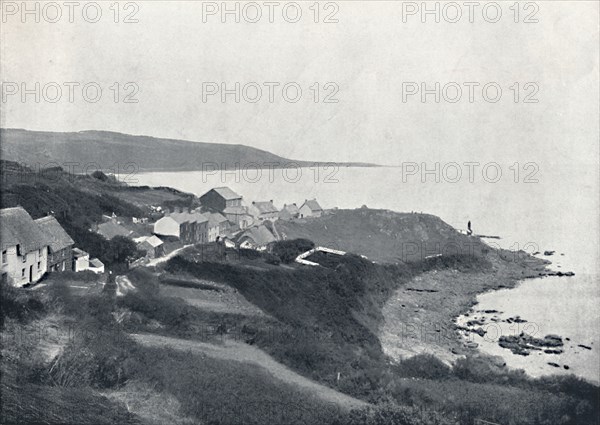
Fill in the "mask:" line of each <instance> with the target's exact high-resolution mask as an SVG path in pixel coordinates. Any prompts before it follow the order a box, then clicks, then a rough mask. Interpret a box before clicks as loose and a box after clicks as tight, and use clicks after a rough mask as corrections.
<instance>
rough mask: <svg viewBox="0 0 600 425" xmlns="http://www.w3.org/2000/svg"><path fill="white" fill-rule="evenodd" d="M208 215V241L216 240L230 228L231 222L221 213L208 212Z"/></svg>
mask: <svg viewBox="0 0 600 425" xmlns="http://www.w3.org/2000/svg"><path fill="white" fill-rule="evenodd" d="M204 215H205V216H207V217H208V241H209V242H214V241H216V240H217V237H218V236H221V235H222V234H224V233H225V232H227V231H228V230H229V227H230V225H229V222H228V221H227V218H225V217H223V216H222V215H221V214H219V213H206V214H204Z"/></svg>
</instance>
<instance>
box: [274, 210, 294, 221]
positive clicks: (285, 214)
mask: <svg viewBox="0 0 600 425" xmlns="http://www.w3.org/2000/svg"><path fill="white" fill-rule="evenodd" d="M277 216H278V217H279V218H281V219H282V220H290V219H292V218H294V214H292V213H291V212H290V211H289V210H286V209H285V208H284V209H282V210H281V211H279V214H278V215H277Z"/></svg>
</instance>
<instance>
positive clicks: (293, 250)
mask: <svg viewBox="0 0 600 425" xmlns="http://www.w3.org/2000/svg"><path fill="white" fill-rule="evenodd" d="M314 247H315V244H314V243H313V242H312V241H309V240H308V239H292V240H284V241H277V242H275V243H274V244H273V248H272V250H271V252H272V253H273V254H274V255H276V256H278V257H279V258H280V259H281V261H282V262H283V263H284V264H289V263H292V262H293V261H294V260H295V259H296V257H298V255H300V254H302V253H303V252H306V251H308V250H311V249H313V248H314Z"/></svg>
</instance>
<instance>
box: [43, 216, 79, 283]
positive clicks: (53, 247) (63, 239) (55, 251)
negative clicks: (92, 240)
mask: <svg viewBox="0 0 600 425" xmlns="http://www.w3.org/2000/svg"><path fill="white" fill-rule="evenodd" d="M35 222H36V224H37V225H38V226H39V228H40V229H41V230H42V231H43V232H44V233H45V234H46V238H47V239H46V240H47V241H48V264H47V268H46V269H47V271H49V272H57V271H62V272H64V271H67V270H71V269H72V263H73V252H72V249H73V245H74V244H75V242H74V241H73V239H71V237H70V236H69V235H68V234H67V232H65V229H63V228H62V226H61V225H60V223H59V222H58V221H57V220H56V218H54V217H52V216H48V217H42V218H38V219H37V220H35Z"/></svg>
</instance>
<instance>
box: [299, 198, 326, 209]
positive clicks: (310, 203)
mask: <svg viewBox="0 0 600 425" xmlns="http://www.w3.org/2000/svg"><path fill="white" fill-rule="evenodd" d="M304 205H306V206H307V207H308V208H310V210H311V211H323V208H321V206H320V205H319V203H318V202H317V200H316V199H308V200H307V201H305V202H304ZM304 205H302V206H304Z"/></svg>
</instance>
